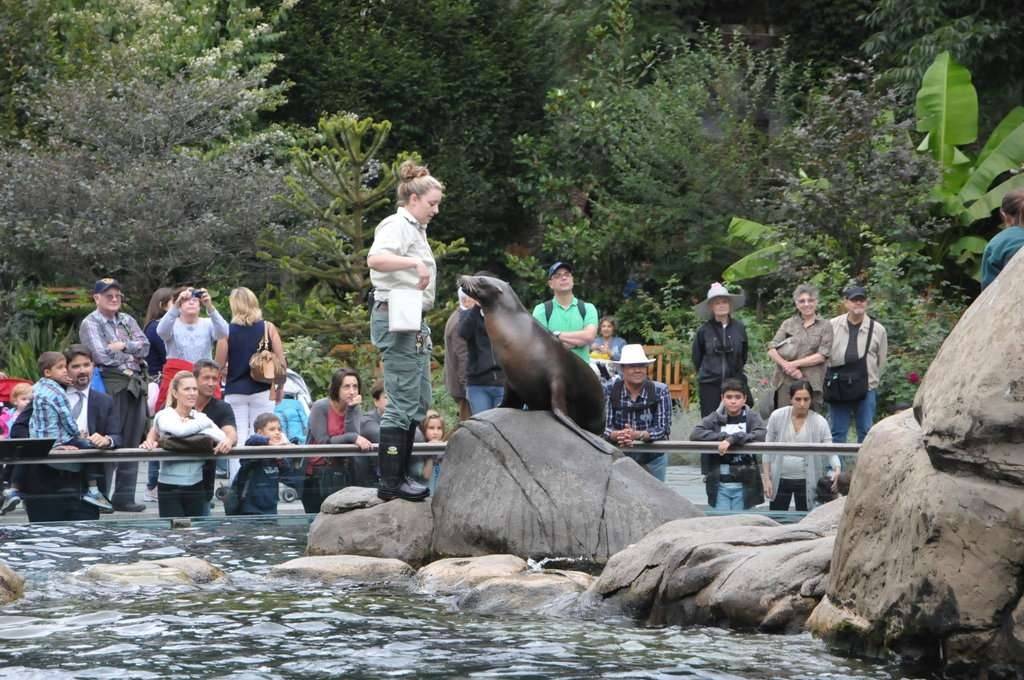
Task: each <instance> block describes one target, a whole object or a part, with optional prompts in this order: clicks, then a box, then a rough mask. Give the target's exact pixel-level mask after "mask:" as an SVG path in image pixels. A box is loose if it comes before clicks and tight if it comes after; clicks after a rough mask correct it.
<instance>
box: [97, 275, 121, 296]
mask: <svg viewBox="0 0 1024 680" xmlns="http://www.w3.org/2000/svg"><path fill="white" fill-rule="evenodd" d="M111 288H117V289H118V290H121V284H120V283H118V282H117V279H109V278H108V279H100V280H99V281H97V282H96V283H94V284H93V285H92V294H93V295H99V294H100V293H106V292H107V291H108V290H110V289H111Z"/></svg>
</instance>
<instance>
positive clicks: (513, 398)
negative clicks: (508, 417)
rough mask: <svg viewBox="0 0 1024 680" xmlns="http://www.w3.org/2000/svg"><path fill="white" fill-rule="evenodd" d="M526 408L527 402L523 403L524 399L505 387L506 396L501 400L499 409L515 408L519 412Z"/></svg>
mask: <svg viewBox="0 0 1024 680" xmlns="http://www.w3.org/2000/svg"><path fill="white" fill-rule="evenodd" d="M524 406H526V402H525V401H523V398H522V397H520V396H519V395H518V394H516V391H515V390H514V389H512V388H511V387H509V386H508V385H505V395H504V396H503V397H502V398H501V403H500V404H498V408H514V409H516V410H517V411H522V410H523V407H524Z"/></svg>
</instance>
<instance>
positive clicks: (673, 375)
mask: <svg viewBox="0 0 1024 680" xmlns="http://www.w3.org/2000/svg"><path fill="white" fill-rule="evenodd" d="M644 352H645V353H646V354H647V356H648V357H649V358H651V359H654V363H653V364H651V365H650V366H649V367H648V369H647V375H649V376H650V378H651V380H656V381H658V382H663V383H665V384H666V385H668V393H669V394H670V395H672V400H673V401H678V402H679V403H680V405H681V406H682V407H683V409H684V410H685V409H686V408H687V407H688V406H689V405H690V381H689V379H688V378H687V373H688V367H687V366H686V364H685V363H683V361H681V360H680V359H679V358H678V357H675V356H674V355H672V354H670V353H669V352H667V351H666V350H665V348H664V347H663V346H662V345H644Z"/></svg>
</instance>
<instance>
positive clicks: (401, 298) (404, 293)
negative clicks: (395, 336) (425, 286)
mask: <svg viewBox="0 0 1024 680" xmlns="http://www.w3.org/2000/svg"><path fill="white" fill-rule="evenodd" d="M422 324H423V291H422V290H420V289H419V288H397V289H392V290H390V291H389V292H388V330H389V331H391V332H392V333H396V332H407V331H416V332H419V330H420V327H421V325H422Z"/></svg>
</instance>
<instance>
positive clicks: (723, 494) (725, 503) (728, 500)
mask: <svg viewBox="0 0 1024 680" xmlns="http://www.w3.org/2000/svg"><path fill="white" fill-rule="evenodd" d="M743 509H744V508H743V483H742V482H722V483H721V484H719V485H718V498H716V499H715V510H743Z"/></svg>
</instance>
